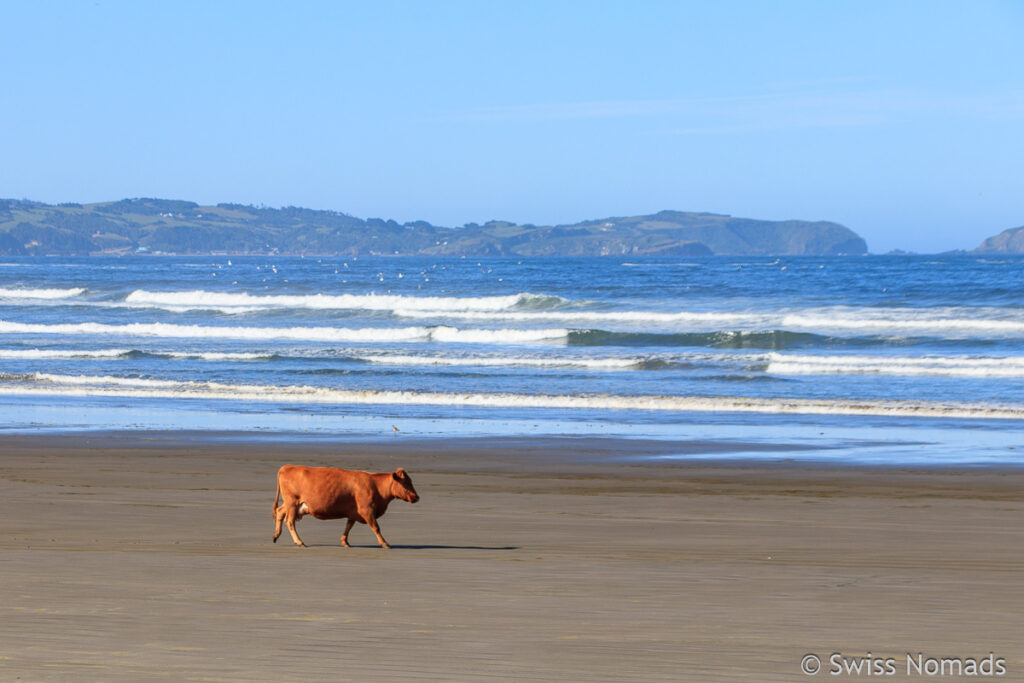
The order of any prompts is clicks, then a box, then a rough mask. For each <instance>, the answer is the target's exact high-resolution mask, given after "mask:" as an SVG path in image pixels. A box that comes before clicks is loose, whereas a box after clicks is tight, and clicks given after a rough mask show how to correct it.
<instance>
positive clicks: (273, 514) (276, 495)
mask: <svg viewBox="0 0 1024 683" xmlns="http://www.w3.org/2000/svg"><path fill="white" fill-rule="evenodd" d="M280 497H281V475H280V474H279V475H277V491H275V492H274V507H272V508H270V516H271V517H273V518H274V519H277V501H278V499H279V498H280Z"/></svg>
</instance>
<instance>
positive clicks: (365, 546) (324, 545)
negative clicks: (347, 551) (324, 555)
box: [307, 543, 519, 550]
mask: <svg viewBox="0 0 1024 683" xmlns="http://www.w3.org/2000/svg"><path fill="white" fill-rule="evenodd" d="M307 545H309V547H311V548H340V547H341V546H340V545H338V544H337V543H335V544H330V543H309V544H307ZM380 549H381V547H380V546H379V545H376V544H373V545H371V544H369V543H367V544H363V545H360V544H356V543H353V544H352V547H351V550H380ZM391 549H392V550H519V546H517V545H406V544H398V543H392V544H391Z"/></svg>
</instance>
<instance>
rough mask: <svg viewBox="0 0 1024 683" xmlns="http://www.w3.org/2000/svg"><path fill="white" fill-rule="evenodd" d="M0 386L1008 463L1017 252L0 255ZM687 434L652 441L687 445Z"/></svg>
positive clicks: (482, 427) (1020, 305)
mask: <svg viewBox="0 0 1024 683" xmlns="http://www.w3.org/2000/svg"><path fill="white" fill-rule="evenodd" d="M0 410H2V413H3V416H2V417H0V430H3V431H5V432H8V433H12V432H41V431H76V430H85V431H89V430H164V429H187V430H211V431H213V430H229V431H240V432H254V433H268V434H281V433H287V434H291V435H294V436H296V437H299V438H301V437H302V436H307V437H309V438H320V437H344V438H356V439H378V438H409V437H413V438H438V437H440V438H449V437H461V436H487V437H494V438H502V437H509V436H515V437H521V436H550V435H559V436H608V437H617V438H623V439H644V440H660V441H664V442H665V443H666V444H671V443H690V444H693V443H704V442H715V443H718V444H725V445H726V446H728V444H730V443H732V444H734V445H735V447H734V448H731V449H730V448H725V449H724V450H723V449H718V450H719V451H720V452H719V453H718V455H716V457H736V458H772V459H784V460H819V461H828V462H842V463H861V464H886V465H894V466H902V465H936V466H944V465H961V464H978V465H993V464H995V465H1011V466H1016V465H1019V464H1021V462H1022V461H1021V458H1022V456H1024V258H1017V257H984V258H982V257H977V256H973V255H950V256H859V257H783V258H774V257H771V258H769V257H709V258H693V259H672V258H669V259H665V258H661V259H649V258H629V257H625V258H587V259H572V258H551V259H530V260H518V259H507V258H492V259H471V258H422V259H412V258H386V257H372V258H366V257H359V258H355V257H305V258H300V257H279V256H189V257H171V256H133V257H109V258H106V257H103V258H101V257H81V258H70V257H46V258H24V259H22V258H18V259H8V260H7V261H6V262H2V263H0ZM772 444H775V445H776V446H778V445H792V446H793V448H792V449H789V448H766V449H762V448H760V445H766V446H771V445H772ZM684 450H685V449H680V452H679V453H673V452H671V448H668V449H667V451H668V452H667V453H666V455H664V456H659V457H667V458H687V457H698V456H700V454H701V452H702V451H701V449H699V448H696V449H692V452H690V451H688V452H683V451H684ZM722 453H725V455H722ZM694 454H696V455H694Z"/></svg>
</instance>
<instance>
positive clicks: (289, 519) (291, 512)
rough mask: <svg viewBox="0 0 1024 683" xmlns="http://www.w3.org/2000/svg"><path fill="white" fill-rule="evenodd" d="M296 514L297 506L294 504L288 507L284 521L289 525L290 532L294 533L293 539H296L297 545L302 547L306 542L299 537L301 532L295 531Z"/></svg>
mask: <svg viewBox="0 0 1024 683" xmlns="http://www.w3.org/2000/svg"><path fill="white" fill-rule="evenodd" d="M295 516H296V510H295V506H294V505H292V506H290V507H289V508H288V510H287V514H286V515H285V518H284V521H285V524H287V525H288V533H290V534H291V535H292V540H293V541H295V545H297V546H299V547H300V548H305V547H306V544H305V543H303V542H302V539H301V538H299V533H298V532H297V531H295Z"/></svg>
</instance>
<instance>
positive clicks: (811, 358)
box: [767, 354, 1024, 378]
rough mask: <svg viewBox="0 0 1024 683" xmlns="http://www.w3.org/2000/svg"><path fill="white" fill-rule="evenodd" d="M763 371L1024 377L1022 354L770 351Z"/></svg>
mask: <svg viewBox="0 0 1024 683" xmlns="http://www.w3.org/2000/svg"><path fill="white" fill-rule="evenodd" d="M767 372H768V373H770V374H776V375H842V374H855V375H930V376H937V377H993V378H995V377H1024V357H1022V356H1009V357H1002V358H999V357H990V356H838V355H836V356H832V355H829V356H825V355H818V356H816V355H789V354H786V355H783V354H772V356H771V358H770V360H769V362H768V367H767Z"/></svg>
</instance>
